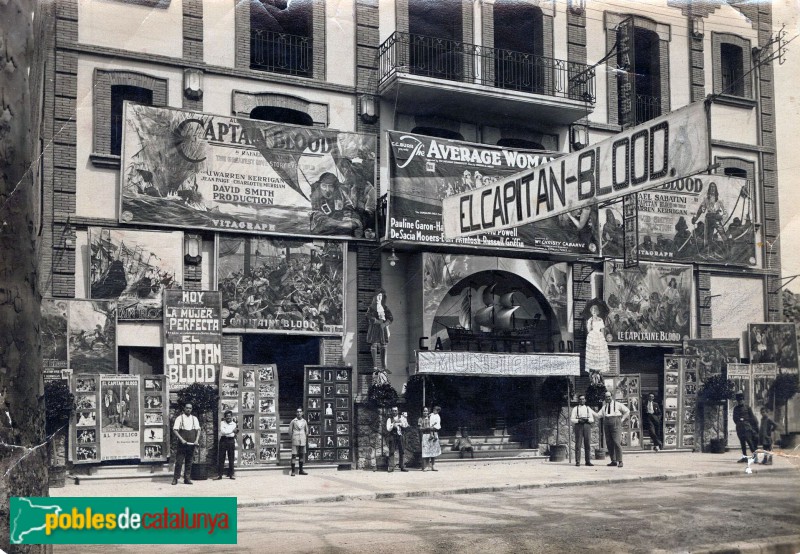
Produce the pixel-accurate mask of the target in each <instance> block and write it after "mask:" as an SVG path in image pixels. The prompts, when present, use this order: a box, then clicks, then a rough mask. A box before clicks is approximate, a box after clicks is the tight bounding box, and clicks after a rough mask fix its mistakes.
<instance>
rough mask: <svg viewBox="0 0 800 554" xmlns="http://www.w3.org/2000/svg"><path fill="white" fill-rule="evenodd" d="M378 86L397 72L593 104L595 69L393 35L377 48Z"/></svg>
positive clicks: (566, 62) (522, 54)
mask: <svg viewBox="0 0 800 554" xmlns="http://www.w3.org/2000/svg"><path fill="white" fill-rule="evenodd" d="M379 68H380V83H384V82H385V81H387V80H389V79H390V78H392V77H393V76H396V75H398V74H411V75H419V76H424V77H432V78H434V79H443V80H447V81H458V82H462V83H470V84H478V85H484V86H488V87H492V88H496V89H504V90H513V91H517V92H527V93H531V94H539V95H544V96H553V97H560V98H568V99H570V100H579V101H584V102H594V100H595V84H594V76H595V73H594V68H592V67H589V66H587V65H585V64H581V63H575V62H568V61H565V60H557V59H554V58H546V57H544V56H536V55H533V54H527V53H524V52H515V51H513V50H505V49H497V48H487V47H484V46H477V45H474V44H468V43H465V42H458V41H454V40H447V39H440V38H433V37H426V36H422V35H413V34H409V33H394V34H392V35H391V36H390V37H389V38H388V39H386V41H385V42H384V43H383V44H382V45H381V47H380V49H379Z"/></svg>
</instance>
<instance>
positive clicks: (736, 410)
mask: <svg viewBox="0 0 800 554" xmlns="http://www.w3.org/2000/svg"><path fill="white" fill-rule="evenodd" d="M733 421H734V423H736V436H737V437H739V444H740V445H741V447H742V457H741V459H740V460H739V463H744V462H746V461H747V448H746V447H747V446H749V447H750V452H751V453H753V454H755V451H756V440H755V433H756V430H757V429H758V420H757V419H756V414H754V413H753V409H752V408H751V407H750V406H747V405H746V404H745V403H744V392H742V391H739V392H737V393H736V406H734V407H733ZM745 443H746V444H745Z"/></svg>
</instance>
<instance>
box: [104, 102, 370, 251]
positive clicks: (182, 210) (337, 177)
mask: <svg viewBox="0 0 800 554" xmlns="http://www.w3.org/2000/svg"><path fill="white" fill-rule="evenodd" d="M122 128H123V135H122V136H123V146H122V162H121V167H122V168H123V171H122V178H121V179H120V186H121V191H120V212H119V213H120V221H121V222H123V223H132V224H142V225H156V226H158V227H188V228H192V229H212V230H215V231H229V232H237V233H241V232H252V233H272V234H283V235H290V236H297V235H301V236H302V235H305V236H320V235H321V236H336V237H341V238H353V237H358V238H361V237H366V238H375V207H376V201H377V194H376V189H375V170H376V164H375V159H376V154H377V153H376V144H377V137H376V136H375V135H374V134H358V133H352V132H344V131H337V130H334V129H328V128H321V127H300V126H293V125H284V124H280V123H273V122H266V121H260V120H255V119H248V118H236V117H230V116H227V117H226V116H216V115H209V114H203V113H198V112H191V111H186V110H178V109H173V108H161V107H154V106H142V105H136V104H131V103H129V102H126V103H125V106H124V115H123V125H122Z"/></svg>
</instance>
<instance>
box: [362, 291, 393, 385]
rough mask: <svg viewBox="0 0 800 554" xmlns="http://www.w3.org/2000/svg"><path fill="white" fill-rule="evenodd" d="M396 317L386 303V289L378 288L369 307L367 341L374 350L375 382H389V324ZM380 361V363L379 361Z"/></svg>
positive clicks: (371, 349) (372, 350)
mask: <svg viewBox="0 0 800 554" xmlns="http://www.w3.org/2000/svg"><path fill="white" fill-rule="evenodd" d="M392 321H394V318H393V317H392V312H391V310H389V307H388V306H387V305H386V291H385V290H383V289H378V290H377V291H375V296H374V297H373V298H372V302H370V305H369V308H368V309H367V323H368V325H369V327H368V328H367V343H369V344H370V351H371V352H372V369H373V374H372V375H373V383H375V384H380V383H388V382H389V378H388V377H387V374H388V373H390V372H389V369H388V367H387V352H386V347H387V346H388V344H389V325H391V323H392ZM379 361H380V363H378V362H379Z"/></svg>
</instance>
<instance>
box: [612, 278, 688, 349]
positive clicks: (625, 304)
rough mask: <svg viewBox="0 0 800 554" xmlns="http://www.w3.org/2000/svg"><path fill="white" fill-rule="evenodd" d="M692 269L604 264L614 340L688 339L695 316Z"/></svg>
mask: <svg viewBox="0 0 800 554" xmlns="http://www.w3.org/2000/svg"><path fill="white" fill-rule="evenodd" d="M692 284H693V279H692V268H691V267H689V266H679V265H667V264H655V263H644V262H642V263H639V265H638V266H637V267H634V268H630V269H624V268H621V267H619V266H617V265H616V264H613V263H606V265H605V280H604V286H603V290H604V296H605V301H606V304H608V307H609V309H610V312H609V314H608V317H607V318H606V333H607V334H608V335H610V341H609V342H612V343H635V344H663V343H680V342H681V341H682V340H685V339H688V337H689V333H690V329H691V319H692V315H691V314H692V309H691V308H692Z"/></svg>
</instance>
